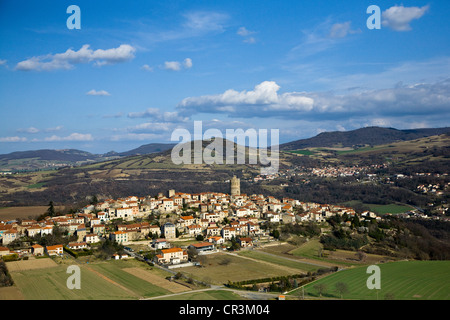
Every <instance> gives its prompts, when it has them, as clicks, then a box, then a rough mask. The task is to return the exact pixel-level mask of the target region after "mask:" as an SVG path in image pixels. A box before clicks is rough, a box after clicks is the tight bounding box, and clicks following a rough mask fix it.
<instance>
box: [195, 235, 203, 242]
mask: <svg viewBox="0 0 450 320" xmlns="http://www.w3.org/2000/svg"><path fill="white" fill-rule="evenodd" d="M204 239H205V238H204V237H203V235H201V234H198V235H197V236H196V237H195V240H197V241H203V240H204Z"/></svg>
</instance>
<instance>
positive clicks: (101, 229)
mask: <svg viewBox="0 0 450 320" xmlns="http://www.w3.org/2000/svg"><path fill="white" fill-rule="evenodd" d="M91 229H92V233H95V234H97V235H104V234H105V233H106V228H105V225H104V224H96V225H94V226H92V228H91Z"/></svg>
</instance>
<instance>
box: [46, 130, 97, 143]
mask: <svg viewBox="0 0 450 320" xmlns="http://www.w3.org/2000/svg"><path fill="white" fill-rule="evenodd" d="M92 140H94V138H93V137H92V135H91V134H90V133H86V134H83V133H77V132H75V133H72V134H70V135H69V136H66V137H60V136H56V135H53V136H51V137H46V138H44V141H46V142H55V141H92Z"/></svg>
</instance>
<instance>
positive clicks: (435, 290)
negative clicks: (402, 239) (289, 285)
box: [290, 261, 450, 300]
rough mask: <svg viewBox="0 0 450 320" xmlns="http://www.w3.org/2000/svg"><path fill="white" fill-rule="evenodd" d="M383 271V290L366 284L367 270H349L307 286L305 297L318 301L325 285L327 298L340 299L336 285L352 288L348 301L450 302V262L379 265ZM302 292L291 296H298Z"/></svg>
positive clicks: (298, 291) (404, 262) (344, 296)
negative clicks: (318, 291)
mask: <svg viewBox="0 0 450 320" xmlns="http://www.w3.org/2000/svg"><path fill="white" fill-rule="evenodd" d="M378 266H379V267H380V279H381V289H380V290H376V289H373V290H369V289H368V288H367V285H366V281H367V279H368V277H370V276H371V274H368V273H366V271H367V266H365V267H357V268H352V269H346V270H342V271H339V272H337V273H334V274H331V275H329V276H326V277H324V278H321V279H320V280H317V281H315V282H312V283H310V284H308V285H306V286H305V295H306V296H309V297H318V296H319V295H318V293H317V290H316V289H315V286H316V285H318V284H323V285H325V287H326V289H325V291H324V293H323V294H322V297H323V298H331V299H333V298H340V295H339V294H338V293H337V292H336V291H335V286H336V283H338V282H343V283H345V284H346V285H347V287H348V292H347V293H345V294H344V295H343V298H344V299H356V300H376V299H379V300H382V299H385V298H387V297H389V299H394V300H449V299H450V272H449V270H450V261H398V262H390V263H385V264H380V265H378ZM300 291H301V289H298V290H296V291H293V292H291V293H290V294H291V295H298V294H299V293H300Z"/></svg>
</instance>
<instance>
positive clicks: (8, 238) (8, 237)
mask: <svg viewBox="0 0 450 320" xmlns="http://www.w3.org/2000/svg"><path fill="white" fill-rule="evenodd" d="M18 238H19V232H18V231H17V230H15V229H9V230H6V231H4V232H3V237H2V244H3V245H7V244H10V243H11V242H13V241H14V240H16V239H18Z"/></svg>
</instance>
